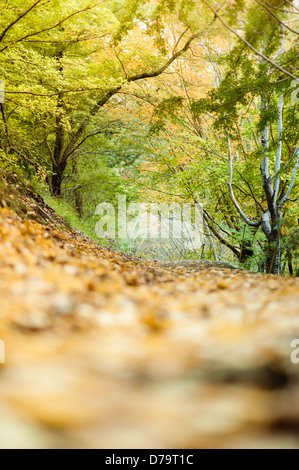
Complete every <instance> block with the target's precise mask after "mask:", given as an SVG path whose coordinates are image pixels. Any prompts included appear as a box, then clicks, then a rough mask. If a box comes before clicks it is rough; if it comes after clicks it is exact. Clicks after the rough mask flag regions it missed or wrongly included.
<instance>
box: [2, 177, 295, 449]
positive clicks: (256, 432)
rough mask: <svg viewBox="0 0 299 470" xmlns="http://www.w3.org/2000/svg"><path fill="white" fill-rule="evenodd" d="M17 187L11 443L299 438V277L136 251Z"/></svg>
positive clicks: (262, 443)
mask: <svg viewBox="0 0 299 470" xmlns="http://www.w3.org/2000/svg"><path fill="white" fill-rule="evenodd" d="M6 186H7V187H6ZM16 186H18V185H16ZM8 187H9V188H10V184H9V183H8V182H4V183H3V188H4V189H3V190H2V195H3V196H2V199H1V197H0V204H1V206H2V208H1V209H0V312H1V313H0V315H1V322H0V339H2V340H3V341H4V342H5V347H6V363H5V364H1V365H0V413H1V420H0V446H1V447H2V448H9V447H12V448H19V447H22V448H106V449H107V448H206V447H208V448H236V447H237V448H238V447H241V448H242V447H246V448H247V447H253V448H257V447H277V448H281V447H295V448H298V447H299V438H298V430H299V382H298V379H299V364H293V363H292V362H291V360H290V354H291V351H292V348H291V347H290V343H291V340H293V339H294V338H299V279H298V278H283V277H278V276H273V275H272V276H266V275H260V274H256V273H250V272H243V271H240V270H238V269H231V268H230V267H227V266H222V265H220V266H217V265H215V264H211V263H207V264H200V265H199V264H198V263H195V264H192V263H189V264H187V265H186V264H184V263H183V264H180V263H175V264H174V265H169V264H167V263H164V264H159V263H155V262H152V263H149V262H145V261H142V260H139V259H134V258H132V257H129V256H126V255H123V254H121V253H116V252H113V251H109V250H108V249H106V248H103V247H100V246H98V245H97V244H96V243H94V242H92V241H91V240H89V239H87V238H86V237H84V236H83V235H82V234H79V233H72V232H70V231H68V230H66V228H65V227H64V226H63V224H62V223H60V221H59V219H57V218H56V217H55V215H54V214H53V213H52V212H51V211H50V210H49V208H47V207H46V206H45V205H43V202H42V200H40V199H38V198H35V199H33V198H32V197H31V195H30V194H27V193H26V192H24V191H22V192H21V193H20V192H18V189H17V188H14V191H15V193H13V195H11V189H9V190H8V189H7V188H8ZM16 195H17V196H16ZM10 199H11V201H10ZM15 206H17V210H16V207H15ZM20 207H21V209H20ZM38 220H39V221H38Z"/></svg>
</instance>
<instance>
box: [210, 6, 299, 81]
mask: <svg viewBox="0 0 299 470" xmlns="http://www.w3.org/2000/svg"><path fill="white" fill-rule="evenodd" d="M202 2H203V3H204V4H205V5H207V7H208V8H210V10H212V12H213V13H214V15H215V16H216V17H217V18H218V19H219V20H220V21H221V23H222V24H223V26H225V27H226V28H227V29H228V30H229V31H230V32H231V33H233V34H234V35H235V36H237V38H239V39H240V40H241V41H242V42H244V44H246V46H248V47H249V48H250V49H251V50H252V51H253V52H254V53H255V54H256V55H258V56H259V57H261V58H262V59H264V60H265V61H266V62H268V63H269V64H271V65H272V66H273V67H275V68H276V69H277V70H280V71H281V72H282V73H284V74H285V75H287V76H288V77H291V78H293V79H295V80H298V77H296V76H295V75H293V74H292V73H291V72H289V71H288V70H286V69H284V68H283V67H281V66H280V65H278V64H276V63H275V62H273V61H272V60H271V59H269V57H267V56H265V55H264V54H262V53H261V52H259V51H258V50H257V49H256V48H255V47H253V46H252V45H251V44H250V43H249V42H248V41H247V40H246V39H244V38H242V36H240V34H238V33H237V32H236V31H234V30H233V29H232V28H231V27H230V26H229V25H228V24H227V23H226V22H225V21H224V20H223V18H222V17H221V16H220V15H219V14H218V13H217V11H216V10H215V8H213V7H212V6H211V5H210V4H209V3H208V2H207V1H206V0H202Z"/></svg>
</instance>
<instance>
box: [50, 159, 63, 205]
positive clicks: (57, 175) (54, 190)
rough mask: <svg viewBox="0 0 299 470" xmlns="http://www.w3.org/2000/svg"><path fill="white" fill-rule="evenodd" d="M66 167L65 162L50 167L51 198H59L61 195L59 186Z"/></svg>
mask: <svg viewBox="0 0 299 470" xmlns="http://www.w3.org/2000/svg"><path fill="white" fill-rule="evenodd" d="M65 167H66V162H62V163H60V164H59V165H53V166H52V172H53V174H52V178H51V188H50V190H51V194H52V196H55V197H59V196H60V195H61V185H62V181H63V174H64V170H65Z"/></svg>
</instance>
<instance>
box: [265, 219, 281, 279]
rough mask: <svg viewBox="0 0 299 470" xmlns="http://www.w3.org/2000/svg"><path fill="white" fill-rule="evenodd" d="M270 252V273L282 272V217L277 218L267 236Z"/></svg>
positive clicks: (268, 256) (268, 269)
mask: <svg viewBox="0 0 299 470" xmlns="http://www.w3.org/2000/svg"><path fill="white" fill-rule="evenodd" d="M267 239H268V252H267V261H266V269H267V273H268V274H280V265H281V253H280V219H276V220H275V225H274V228H273V229H272V230H271V232H270V234H269V235H268V237H267Z"/></svg>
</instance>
